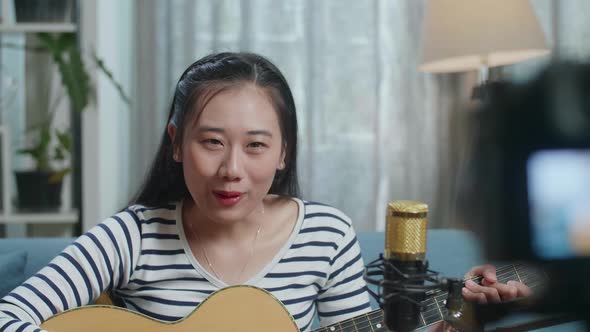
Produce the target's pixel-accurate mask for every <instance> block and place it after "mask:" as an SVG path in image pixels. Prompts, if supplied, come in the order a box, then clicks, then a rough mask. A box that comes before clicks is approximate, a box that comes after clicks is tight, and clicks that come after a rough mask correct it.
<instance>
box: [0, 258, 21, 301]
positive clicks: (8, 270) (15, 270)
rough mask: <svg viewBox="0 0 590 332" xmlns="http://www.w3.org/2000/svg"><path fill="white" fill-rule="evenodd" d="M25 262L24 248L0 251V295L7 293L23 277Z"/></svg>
mask: <svg viewBox="0 0 590 332" xmlns="http://www.w3.org/2000/svg"><path fill="white" fill-rule="evenodd" d="M26 264H27V252H26V251H24V250H17V251H10V252H5V253H0V271H2V282H0V297H3V296H4V295H6V294H8V293H9V292H10V291H12V290H13V289H14V288H16V286H18V285H19V284H20V283H22V282H23V280H24V279H25V275H24V272H25V265H26Z"/></svg>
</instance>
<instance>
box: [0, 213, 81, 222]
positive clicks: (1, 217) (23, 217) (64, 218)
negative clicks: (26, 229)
mask: <svg viewBox="0 0 590 332" xmlns="http://www.w3.org/2000/svg"><path fill="white" fill-rule="evenodd" d="M77 222H78V211H77V210H70V211H56V212H30V213H25V212H13V213H12V214H0V224H75V223H77Z"/></svg>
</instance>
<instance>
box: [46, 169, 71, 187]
mask: <svg viewBox="0 0 590 332" xmlns="http://www.w3.org/2000/svg"><path fill="white" fill-rule="evenodd" d="M71 171H72V169H71V168H69V167H67V168H64V169H62V170H61V171H57V172H55V173H53V174H52V175H51V176H50V177H49V181H48V182H49V183H59V182H61V181H63V179H64V177H65V176H66V175H68V174H69V173H70V172H71Z"/></svg>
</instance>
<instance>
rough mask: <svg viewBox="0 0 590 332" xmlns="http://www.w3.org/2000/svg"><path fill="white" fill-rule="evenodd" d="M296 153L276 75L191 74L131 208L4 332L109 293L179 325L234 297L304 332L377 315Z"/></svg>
mask: <svg viewBox="0 0 590 332" xmlns="http://www.w3.org/2000/svg"><path fill="white" fill-rule="evenodd" d="M296 150H297V118H296V114H295V104H294V101H293V97H292V95H291V92H290V89H289V86H288V84H287V82H286V80H285V79H284V77H283V75H282V74H281V73H280V71H279V70H278V69H277V68H276V67H275V66H274V65H273V64H271V63H270V62H269V61H268V60H266V59H264V58H262V57H260V56H258V55H254V54H246V53H220V54H213V55H210V56H207V57H204V58H202V59H200V60H198V61H197V62H195V63H193V64H192V65H191V66H190V67H189V68H188V69H187V70H186V71H185V72H184V73H183V74H182V76H181V77H180V80H179V82H178V84H177V86H176V91H175V94H174V99H173V102H172V106H171V108H170V113H169V117H168V125H167V128H166V130H165V133H164V135H163V137H162V141H161V144H160V147H159V150H158V152H157V155H156V157H155V160H154V162H153V165H152V167H151V170H150V172H149V174H148V176H147V179H146V181H145V183H144V185H143V186H142V189H141V190H140V191H139V193H138V194H137V196H136V198H135V199H134V200H133V201H132V204H131V205H130V206H129V207H128V208H127V209H125V210H124V211H122V212H120V213H118V214H116V215H115V216H113V217H111V218H109V219H107V220H105V221H104V222H102V223H101V224H99V225H98V226H96V227H94V228H93V229H91V230H90V231H89V232H88V233H86V234H84V235H82V236H81V237H80V238H79V239H78V240H77V241H76V242H75V243H74V244H73V245H71V246H69V247H68V248H66V249H65V250H64V252H63V253H62V254H60V255H59V256H58V257H56V258H55V259H54V260H53V261H52V262H51V263H50V264H49V265H48V266H47V267H45V268H44V269H42V270H41V271H40V272H39V273H38V274H36V275H35V276H33V277H31V278H30V279H29V280H27V281H26V282H25V283H24V284H23V285H22V286H20V287H18V288H17V289H15V290H14V291H13V292H12V293H10V294H8V295H7V296H6V297H5V298H4V299H2V302H0V311H1V313H0V315H1V316H0V330H7V331H9V330H15V331H16V330H18V331H23V328H24V331H33V330H35V329H36V326H38V325H39V324H41V322H43V321H44V320H46V319H47V318H48V317H50V316H52V315H54V314H56V313H58V312H61V311H64V310H67V309H71V308H73V307H78V306H82V305H86V304H89V303H92V302H93V301H94V300H95V299H96V298H97V297H98V296H99V295H100V294H101V293H102V292H104V291H111V292H112V293H113V294H115V295H116V296H117V297H118V298H119V299H120V300H121V302H122V304H123V305H124V306H125V307H127V308H129V309H132V310H135V311H138V312H140V313H143V314H146V315H148V316H151V317H153V318H156V319H160V320H164V321H175V320H178V319H181V318H182V317H184V316H186V315H188V314H189V313H191V312H192V311H193V310H194V308H195V307H196V306H197V305H198V304H199V303H201V302H202V301H203V300H204V299H205V298H206V297H207V296H208V295H209V294H211V293H212V292H214V291H216V290H219V289H221V288H223V287H226V286H228V285H233V284H249V285H254V286H257V287H260V288H264V289H266V290H267V291H269V292H271V293H272V294H273V295H274V296H275V297H277V298H278V299H279V300H281V301H282V302H283V304H284V305H285V306H286V308H287V309H288V310H289V312H290V313H291V315H292V316H293V317H294V319H295V320H296V323H297V325H298V327H299V328H300V329H301V330H302V331H308V330H309V329H310V325H311V322H312V319H313V317H314V315H315V313H316V312H317V314H318V316H319V318H320V322H321V324H322V325H329V324H332V323H334V322H338V321H341V320H344V319H346V318H350V317H353V316H357V315H360V314H362V313H365V312H367V311H369V310H370V306H369V297H368V295H367V291H366V286H365V282H364V280H363V278H362V274H363V269H364V264H363V261H362V259H361V255H360V250H359V245H358V243H357V240H356V237H355V233H354V229H353V227H352V224H351V222H350V220H349V218H348V217H347V216H346V215H344V214H343V213H342V212H340V211H339V210H337V209H335V208H332V207H329V206H326V205H323V204H319V203H313V202H306V201H303V200H301V199H299V198H298V197H299V186H298V182H297V170H296V165H297V156H296ZM487 273H489V274H490V275H494V276H495V271H494V270H493V269H492V270H491V271H488V272H487ZM485 288H486V289H495V288H493V287H485ZM496 293H497V292H496ZM473 294H475V295H474V296H481V295H478V294H484V295H483V298H484V299H487V298H490V299H492V298H491V297H489V296H487V295H486V293H485V292H483V291H482V290H481V289H478V290H475V289H474V290H473ZM467 295H468V296H469V295H471V294H467Z"/></svg>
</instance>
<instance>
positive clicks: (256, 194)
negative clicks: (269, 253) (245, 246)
mask: <svg viewBox="0 0 590 332" xmlns="http://www.w3.org/2000/svg"><path fill="white" fill-rule="evenodd" d="M186 126H187V127H186V129H185V132H184V137H183V144H182V148H181V150H180V151H178V158H179V160H178V161H182V163H183V164H182V166H183V172H184V178H185V181H186V185H187V188H188V190H189V192H190V194H191V196H192V197H193V199H194V201H195V203H196V205H197V206H198V211H199V214H204V216H205V217H207V218H209V219H211V220H214V221H217V222H222V223H232V222H237V221H240V220H244V219H245V218H247V217H248V216H249V215H250V214H251V213H252V212H253V211H255V210H258V211H259V210H260V209H261V202H262V199H263V198H264V196H266V194H267V193H268V191H269V190H270V187H271V185H272V182H273V179H274V176H275V172H276V171H277V169H282V168H284V167H285V165H284V153H283V151H284V149H283V144H282V138H281V130H280V126H279V122H278V117H277V113H276V111H275V109H274V107H273V105H272V103H271V100H270V97H269V96H268V94H267V92H265V90H263V89H261V88H258V87H256V86H255V85H252V84H245V85H240V86H236V87H233V88H230V89H227V90H224V91H222V92H220V93H218V94H217V95H215V96H214V97H213V98H211V99H210V100H209V102H208V103H207V104H206V106H205V107H204V108H203V110H202V111H201V113H200V114H199V115H198V119H197V121H196V122H193V123H187V124H186Z"/></svg>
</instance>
